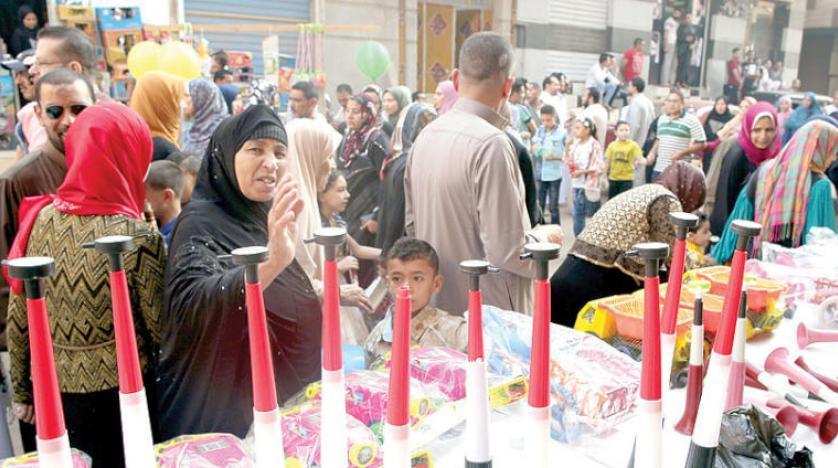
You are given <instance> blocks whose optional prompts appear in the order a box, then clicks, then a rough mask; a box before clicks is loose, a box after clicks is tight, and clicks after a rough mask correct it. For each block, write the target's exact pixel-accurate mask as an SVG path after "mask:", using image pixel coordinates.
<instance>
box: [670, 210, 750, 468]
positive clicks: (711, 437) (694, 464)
mask: <svg viewBox="0 0 838 468" xmlns="http://www.w3.org/2000/svg"><path fill="white" fill-rule="evenodd" d="M731 229H732V230H733V232H734V233H736V234H737V235H738V236H739V238H738V239H737V241H736V249H735V251H734V252H733V260H732V263H731V268H730V276H729V279H730V282H729V284H728V290H727V291H728V293H727V295H725V301H724V305H723V306H722V316H721V318H720V323H719V331H718V333H717V334H716V338H715V341H714V342H713V351H712V353H711V354H710V362H709V363H708V370H707V382H711V383H712V384H711V385H708V386H707V388H706V389H704V390H703V394H702V395H701V402H700V403H699V405H698V416H697V418H696V421H695V427H694V429H693V436H692V441H691V443H690V451H689V454H688V455H687V462H686V464H685V467H686V468H710V467H712V466H713V460H715V458H716V447H718V445H719V432H720V430H721V426H722V416H723V414H724V406H725V392H726V391H727V387H728V379H729V378H730V364H731V356H730V354H731V351H732V348H733V335H734V329H735V326H736V317H737V315H738V314H737V312H738V310H739V302H740V300H741V297H740V294H741V292H742V280H743V277H744V275H745V260H746V259H747V248H748V243H749V242H750V240H751V238H753V237H755V236H758V235H759V233H760V230H761V226H760V225H759V224H757V223H755V222H753V221H742V220H736V221H733V222H732V223H731Z"/></svg>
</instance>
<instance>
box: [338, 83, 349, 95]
mask: <svg viewBox="0 0 838 468" xmlns="http://www.w3.org/2000/svg"><path fill="white" fill-rule="evenodd" d="M337 92H339V93H349V94H352V86H349V85H348V84H346V83H341V84H339V85H338V87H337Z"/></svg>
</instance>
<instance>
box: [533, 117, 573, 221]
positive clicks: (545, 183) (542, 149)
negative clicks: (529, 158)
mask: <svg viewBox="0 0 838 468" xmlns="http://www.w3.org/2000/svg"><path fill="white" fill-rule="evenodd" d="M559 123H560V122H559V118H558V116H557V113H556V108H555V107H553V106H551V105H545V106H543V107H542V108H541V126H540V127H538V130H537V131H536V132H535V137H533V139H532V141H533V155H534V156H535V157H536V158H540V159H541V161H542V163H541V186H540V187H539V191H538V201H539V202H540V203H541V208H542V209H543V210H544V211H545V212H546V211H547V205H546V203H547V195H548V194H549V196H550V222H551V223H552V224H561V220H560V219H559V188H560V187H561V185H562V164H563V163H562V155H564V150H565V147H564V146H565V139H566V138H567V132H566V131H565V129H564V128H563V127H561V126H559Z"/></svg>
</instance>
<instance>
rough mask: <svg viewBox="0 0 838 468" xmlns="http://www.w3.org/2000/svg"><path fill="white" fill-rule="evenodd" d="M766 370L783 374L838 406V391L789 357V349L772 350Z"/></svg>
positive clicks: (767, 360) (766, 361) (766, 363)
mask: <svg viewBox="0 0 838 468" xmlns="http://www.w3.org/2000/svg"><path fill="white" fill-rule="evenodd" d="M765 370H766V371H768V372H771V373H774V374H782V375H785V376H786V377H788V378H789V379H790V380H791V381H793V382H797V383H798V384H800V386H801V387H803V388H805V389H806V390H808V391H810V392H812V393H814V394H815V395H817V396H818V397H820V398H823V400H824V401H826V402H827V403H829V404H830V405H832V406H838V393H835V392H833V391H832V390H830V389H829V387H827V386H826V384H824V383H823V382H821V381H820V380H818V379H816V378H815V377H813V376H812V375H811V374H809V373H807V372H806V371H805V370H803V369H802V368H800V366H798V365H797V364H795V363H793V362H792V361H791V360H790V359H789V350H788V349H786V348H783V347H780V348H777V349H775V350H774V351H771V354H769V355H768V357H767V358H765Z"/></svg>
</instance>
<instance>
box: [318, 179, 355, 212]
mask: <svg viewBox="0 0 838 468" xmlns="http://www.w3.org/2000/svg"><path fill="white" fill-rule="evenodd" d="M349 196H350V195H349V190H347V187H346V179H345V178H344V177H338V178H337V180H335V181H334V182H333V183H332V185H330V186H329V188H327V189H326V191H324V192H323V193H321V194H320V208H321V209H323V210H324V211H326V210H328V211H331V212H332V213H343V210H345V209H346V205H348V204H349Z"/></svg>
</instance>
